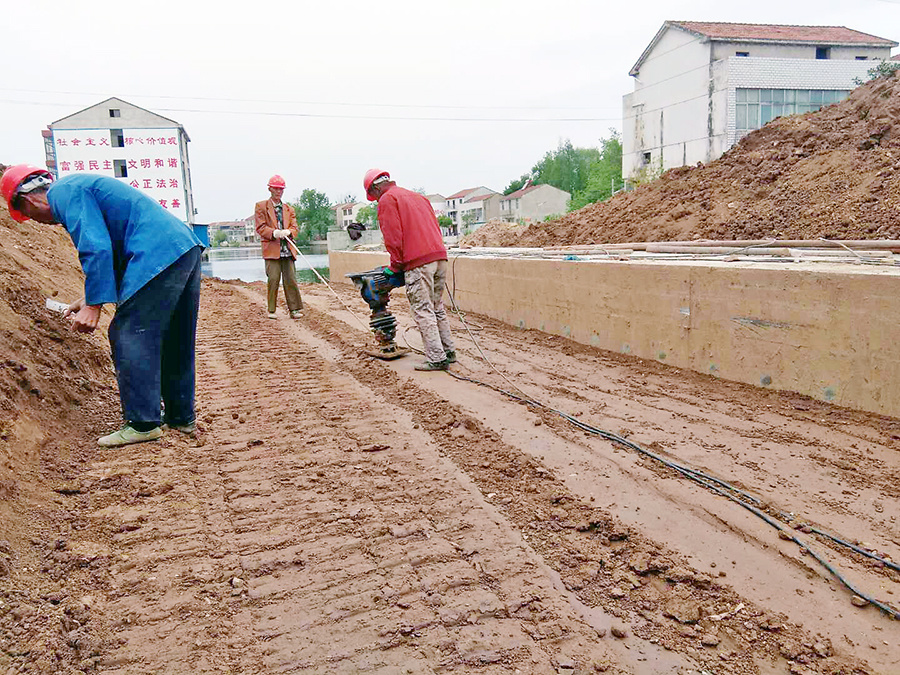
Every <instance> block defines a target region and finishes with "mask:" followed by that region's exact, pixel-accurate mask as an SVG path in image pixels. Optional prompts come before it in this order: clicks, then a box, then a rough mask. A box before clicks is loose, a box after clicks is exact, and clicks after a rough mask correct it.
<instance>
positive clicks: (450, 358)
mask: <svg viewBox="0 0 900 675" xmlns="http://www.w3.org/2000/svg"><path fill="white" fill-rule="evenodd" d="M446 354H447V363H456V350H454V349H450V350H448V351H447V352H446Z"/></svg>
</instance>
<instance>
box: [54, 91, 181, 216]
mask: <svg viewBox="0 0 900 675" xmlns="http://www.w3.org/2000/svg"><path fill="white" fill-rule="evenodd" d="M43 137H44V150H45V153H46V161H47V168H48V169H49V170H50V171H51V172H52V173H53V174H54V175H56V176H57V177H60V178H61V177H63V176H67V175H69V174H75V173H82V172H85V173H96V174H102V175H105V176H111V177H114V178H118V179H119V180H121V181H122V182H124V183H128V184H129V185H131V186H132V187H134V188H136V189H138V190H141V191H142V192H145V193H146V194H147V195H149V196H150V197H152V198H153V199H155V200H157V201H158V202H159V204H160V205H161V206H162V207H163V208H165V209H167V210H168V211H169V212H170V213H172V214H173V215H174V216H176V217H178V218H180V219H181V220H183V221H184V222H185V223H187V224H188V225H193V224H194V215H195V209H194V197H193V192H192V188H191V167H190V161H189V159H188V142H189V141H190V140H191V139H190V137H189V136H188V135H187V132H186V131H185V130H184V127H183V126H182V125H181V124H179V123H178V122H175V121H174V120H170V119H169V118H167V117H163V116H162V115H158V114H156V113H154V112H151V111H149V110H145V109H144V108H140V107H138V106H136V105H133V104H131V103H128V102H127V101H123V100H122V99H120V98H109V99H107V100H105V101H102V102H100V103H97V104H96V105H92V106H90V107H89V108H85V109H84V110H80V111H78V112H76V113H73V114H71V115H67V116H66V117H63V118H62V119H58V120H56V121H55V122H53V123H52V124H50V125H49V126H48V127H47V129H46V130H45V131H44V132H43Z"/></svg>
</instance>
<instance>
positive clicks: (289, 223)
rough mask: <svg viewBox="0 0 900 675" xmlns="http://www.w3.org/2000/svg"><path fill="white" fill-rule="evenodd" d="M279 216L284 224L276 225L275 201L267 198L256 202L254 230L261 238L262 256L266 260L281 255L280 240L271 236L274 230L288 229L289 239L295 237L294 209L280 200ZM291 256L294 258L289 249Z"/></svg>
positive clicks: (295, 218)
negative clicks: (289, 232)
mask: <svg viewBox="0 0 900 675" xmlns="http://www.w3.org/2000/svg"><path fill="white" fill-rule="evenodd" d="M281 207H282V208H281V217H282V220H284V225H283V226H282V227H278V218H277V217H276V216H275V202H273V201H272V200H271V199H267V200H265V201H263V202H257V203H256V212H255V213H254V216H255V217H256V232H257V234H259V238H260V239H262V257H263V258H265V259H267V260H278V259H279V258H280V257H281V240H280V239H276V238H275V237H273V236H272V233H273V232H274V231H275V230H290V231H291V239H296V237H297V232H298V230H297V216H296V215H294V209H293V208H291V207H290V206H288V205H287V204H285V203H284V202H281ZM288 250H290V249H288ZM291 257H292V258H295V257H296V256H294V252H293V251H291Z"/></svg>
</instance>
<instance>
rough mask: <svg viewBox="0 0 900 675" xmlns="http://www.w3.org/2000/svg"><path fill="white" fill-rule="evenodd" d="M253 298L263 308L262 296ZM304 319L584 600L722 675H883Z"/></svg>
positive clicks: (316, 316) (324, 323)
mask: <svg viewBox="0 0 900 675" xmlns="http://www.w3.org/2000/svg"><path fill="white" fill-rule="evenodd" d="M243 293H244V294H245V295H247V297H248V298H250V299H252V300H253V301H254V302H255V303H256V304H258V305H260V306H261V300H262V299H261V297H260V296H259V294H258V289H256V290H249V289H248V290H243ZM303 324H304V325H305V326H306V327H308V328H310V329H312V330H313V331H314V332H315V333H316V334H317V335H319V336H320V337H322V338H323V339H324V340H326V341H327V342H328V343H329V344H330V345H332V347H334V348H335V349H337V350H339V351H340V352H341V354H342V360H341V365H342V367H343V368H345V369H346V370H347V371H348V372H350V373H352V375H353V376H354V377H355V378H356V379H357V380H359V381H360V382H363V383H365V384H367V385H369V386H370V387H372V388H373V389H377V390H379V391H383V392H393V393H392V395H391V400H394V401H396V402H397V403H398V404H399V405H401V406H403V407H404V408H406V409H407V410H408V411H410V412H411V413H412V415H413V419H414V420H415V421H416V422H418V423H420V424H421V425H422V426H423V427H424V428H426V429H427V430H428V431H429V432H430V434H431V436H432V437H433V438H434V439H435V440H436V442H437V443H438V444H439V446H440V448H441V449H442V451H443V452H445V453H446V454H447V456H448V457H449V458H450V459H452V461H453V462H454V463H455V464H456V465H457V466H458V467H459V468H460V469H462V470H463V471H465V472H466V473H467V474H468V475H469V476H470V477H471V478H472V480H473V481H474V482H475V484H476V485H477V486H478V487H479V489H480V490H481V491H482V493H483V494H485V495H486V496H488V498H489V499H490V500H491V501H492V502H493V503H495V504H496V505H497V506H498V509H499V510H500V511H502V512H503V513H504V515H505V516H506V517H507V518H508V519H509V521H510V523H511V524H513V525H514V526H515V527H517V528H518V529H519V531H520V532H521V533H522V535H523V538H524V539H526V540H527V541H528V544H529V545H530V546H531V547H532V548H533V549H534V550H535V551H537V552H538V553H539V554H540V555H541V556H542V557H543V559H544V560H545V562H546V563H547V564H548V565H549V566H550V567H551V568H552V569H553V570H555V571H556V572H557V573H558V574H559V575H560V577H561V579H562V581H563V582H564V583H565V585H566V587H567V588H568V589H569V590H571V591H572V592H573V593H575V595H576V596H577V597H578V599H579V600H580V601H582V602H583V603H584V604H585V605H587V606H588V607H598V608H602V609H604V610H605V611H606V612H607V613H609V614H612V615H614V616H618V617H620V619H622V620H623V621H624V622H626V623H630V629H631V631H633V633H634V635H636V636H638V637H640V638H642V639H644V640H647V641H649V642H652V643H654V644H660V645H662V646H663V647H664V648H665V649H667V650H671V651H673V652H676V653H679V654H683V655H685V656H686V657H688V658H691V659H694V660H697V661H699V662H700V663H701V664H702V665H703V667H704V668H705V669H707V670H709V671H710V672H716V673H735V674H742V675H743V674H745V673H747V674H749V673H770V672H773V673H774V672H781V673H786V672H790V673H798V674H808V673H834V674H837V673H872V672H875V671H873V670H871V669H870V668H869V667H868V666H867V665H866V664H865V663H864V662H862V661H860V660H858V659H855V658H853V657H850V656H847V655H845V654H842V653H840V650H838V652H837V653H836V652H835V649H834V647H833V645H832V644H831V642H830V641H829V640H828V639H826V638H823V637H822V636H816V635H812V634H810V633H808V632H806V631H805V630H804V629H803V628H801V627H800V626H797V625H793V624H790V623H788V621H787V618H786V617H785V616H783V615H779V614H777V613H773V612H770V611H766V609H765V608H762V607H759V606H756V605H754V603H752V602H750V601H748V600H746V599H745V598H742V597H741V596H740V595H739V594H737V593H736V592H735V591H734V590H733V589H731V588H729V587H727V586H724V585H722V584H721V583H720V582H719V581H718V580H717V579H715V578H711V577H710V576H709V575H707V574H705V573H701V572H697V571H696V570H695V569H692V568H691V566H690V565H689V564H687V563H686V562H685V561H684V560H683V559H680V558H679V557H678V556H677V555H675V554H674V553H672V552H671V551H669V550H667V549H665V548H664V547H663V546H661V545H659V544H658V543H656V542H653V541H652V540H649V539H648V538H646V537H644V536H642V534H641V533H640V532H637V531H634V530H631V529H628V528H625V527H623V526H622V525H621V524H619V523H618V522H617V521H616V520H615V519H614V518H613V517H612V516H610V514H609V513H608V512H606V511H605V510H603V509H599V508H596V507H592V506H590V505H588V504H585V503H584V502H582V501H580V500H579V499H578V498H577V497H575V496H574V495H573V494H572V493H571V492H569V491H568V490H567V489H566V488H565V486H564V485H563V483H562V481H560V480H558V479H557V478H555V477H554V476H553V475H552V473H551V472H550V471H548V470H547V469H546V468H544V467H543V466H541V464H540V463H539V462H537V461H536V460H534V459H533V458H532V457H531V456H529V455H526V454H525V453H523V452H521V451H519V450H517V449H515V448H513V447H511V446H508V445H506V444H505V443H503V442H501V440H500V437H499V435H497V434H496V433H495V432H493V431H491V430H489V429H487V428H485V427H484V425H482V424H481V423H480V422H479V421H478V420H476V419H474V418H472V417H471V416H469V415H467V414H465V413H464V412H463V411H462V410H461V409H460V408H459V407H458V406H455V405H452V404H449V403H448V402H446V401H444V400H442V399H440V398H439V397H437V396H435V395H434V394H432V393H430V392H429V391H426V390H424V389H422V388H420V387H418V386H417V385H415V384H413V383H410V382H402V381H401V379H400V378H399V376H398V375H397V373H396V372H395V371H394V370H392V369H390V368H389V367H386V366H385V365H383V364H381V363H378V362H374V361H373V360H371V359H368V358H361V357H360V356H359V354H360V351H361V349H363V348H365V347H367V346H368V343H367V341H366V338H367V336H365V335H363V334H361V333H360V332H359V331H356V330H355V328H354V327H350V326H348V325H347V324H346V323H344V322H343V321H341V320H339V319H335V318H334V317H332V316H330V315H329V314H327V313H324V312H321V311H319V310H316V309H312V308H311V307H310V306H309V305H307V310H306V318H305V319H304V321H303ZM739 606H741V607H742V609H741V610H740V611H738V612H736V613H735V614H731V615H729V613H730V612H732V611H734V610H735V608H736V607H739Z"/></svg>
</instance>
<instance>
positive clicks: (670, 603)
mask: <svg viewBox="0 0 900 675" xmlns="http://www.w3.org/2000/svg"><path fill="white" fill-rule="evenodd" d="M663 615H664V616H668V617H671V618H673V619H675V620H676V621H678V622H679V623H697V622H698V621H699V620H700V603H698V602H697V601H696V600H694V599H693V598H692V597H691V595H690V591H688V589H687V588H680V587H679V588H676V589H675V590H674V591H673V592H672V596H671V597H670V598H669V599H668V600H667V601H666V604H665V607H664V608H663Z"/></svg>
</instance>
